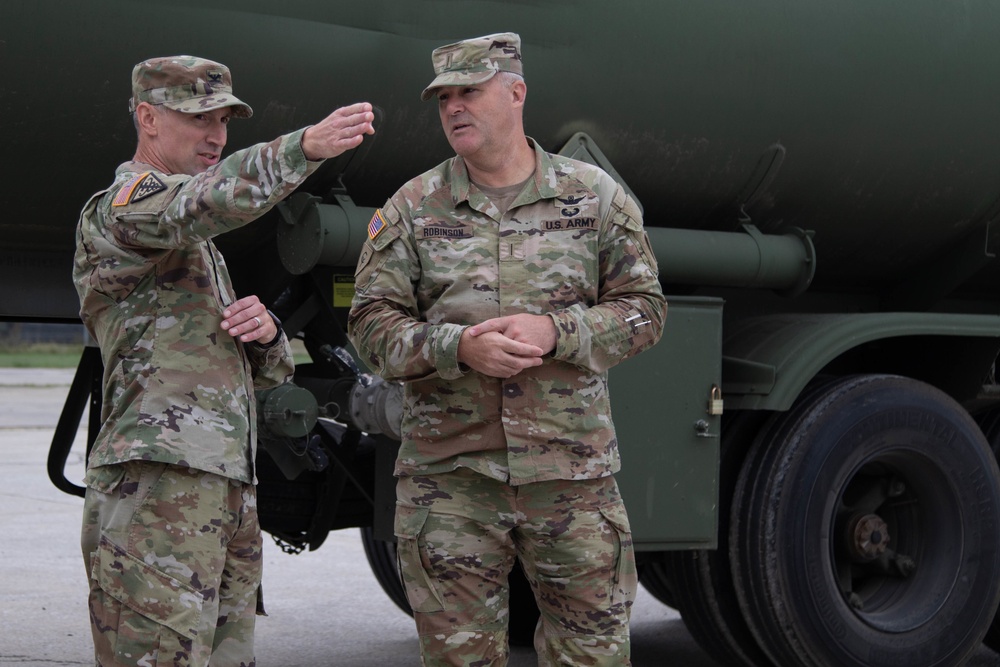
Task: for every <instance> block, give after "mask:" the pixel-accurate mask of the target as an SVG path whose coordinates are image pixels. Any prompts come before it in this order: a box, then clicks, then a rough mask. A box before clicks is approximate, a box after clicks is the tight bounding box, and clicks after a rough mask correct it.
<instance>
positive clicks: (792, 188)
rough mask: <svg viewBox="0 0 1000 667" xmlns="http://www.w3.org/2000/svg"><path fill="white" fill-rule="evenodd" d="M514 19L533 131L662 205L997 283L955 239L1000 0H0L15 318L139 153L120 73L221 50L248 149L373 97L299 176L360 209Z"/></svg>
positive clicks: (871, 286)
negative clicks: (360, 134) (474, 45)
mask: <svg viewBox="0 0 1000 667" xmlns="http://www.w3.org/2000/svg"><path fill="white" fill-rule="evenodd" d="M500 24H502V29H505V30H507V29H509V30H516V31H518V32H519V33H520V34H521V36H522V38H523V41H524V49H523V50H524V58H525V70H526V73H527V77H528V83H529V97H528V103H527V108H526V125H527V130H528V132H529V134H531V135H532V136H534V137H536V138H537V139H538V140H539V141H540V142H541V143H542V145H543V146H545V147H546V148H548V149H550V150H557V149H558V148H559V147H560V146H562V145H563V144H564V143H565V142H566V141H567V140H568V139H569V138H570V137H571V136H573V134H574V133H576V132H578V131H584V132H586V133H588V134H589V135H590V137H592V139H593V141H594V142H595V143H596V145H598V146H599V147H600V149H601V150H602V151H603V152H604V153H605V154H606V155H607V157H608V159H609V160H610V162H611V163H612V164H614V165H615V167H616V168H617V170H618V171H619V172H620V174H621V176H622V178H623V179H624V180H625V181H626V182H627V183H628V184H629V185H630V187H631V188H632V190H634V191H635V193H636V194H637V196H638V197H639V199H640V200H641V201H642V203H643V205H644V207H645V212H646V218H647V224H648V225H650V226H671V227H680V228H688V229H704V230H718V231H734V230H737V229H738V228H739V226H740V225H741V224H742V222H745V221H746V220H749V221H751V222H752V223H753V224H755V225H756V226H757V227H758V228H759V229H760V230H761V231H763V232H765V233H776V232H778V233H780V232H782V231H784V230H785V229H787V228H788V227H790V226H797V227H800V228H803V229H809V230H815V232H816V236H815V243H816V248H817V255H818V266H817V275H816V280H815V284H814V285H813V287H812V291H826V292H836V293H850V294H854V293H861V294H872V293H875V294H882V293H885V294H891V295H893V296H894V298H899V297H900V295H899V294H898V290H899V289H903V290H904V294H903V296H904V297H905V296H907V295H906V294H905V292H906V291H907V290H910V289H912V290H924V291H928V292H930V293H933V292H934V291H935V288H936V287H937V286H926V285H920V284H919V278H920V277H921V276H924V275H927V267H928V266H929V265H934V266H946V267H948V266H951V267H952V268H951V269H950V270H949V271H948V276H953V275H954V274H956V273H957V274H959V279H958V280H957V281H954V280H953V281H948V282H954V283H955V284H952V285H948V287H947V291H948V292H949V293H951V292H954V293H961V294H964V295H970V294H972V295H975V296H976V298H977V299H981V298H983V297H982V295H983V294H986V295H987V296H986V298H988V299H989V300H990V301H991V302H992V301H995V300H996V290H997V285H1000V272H998V270H997V268H996V262H983V264H987V265H986V266H985V267H984V266H982V265H980V266H977V267H976V269H975V270H973V271H970V272H969V275H961V272H962V271H963V269H962V268H961V267H960V266H955V264H954V262H952V263H950V264H949V263H948V262H944V261H943V260H942V257H943V256H944V255H945V254H947V252H948V251H949V250H954V249H955V248H959V247H965V246H968V245H972V246H973V247H978V248H980V251H979V254H980V256H982V255H984V254H986V253H988V252H989V249H991V248H992V247H993V246H994V245H995V238H994V237H992V236H990V234H989V233H988V232H987V229H986V223H987V222H988V221H989V220H990V219H992V218H994V217H996V216H997V213H998V211H1000V206H998V201H1000V185H998V184H1000V133H998V132H996V131H995V128H994V123H995V119H996V118H997V116H998V112H1000V88H998V87H997V86H994V85H991V83H990V82H992V81H995V80H996V78H997V75H998V74H1000V49H998V48H997V47H996V34H997V33H998V32H1000V30H998V29H1000V4H997V3H995V2H992V1H990V0H970V1H968V2H962V3H942V2H937V1H935V0H906V1H903V0H893V1H889V2H879V3H871V2H864V1H863V0H848V1H845V2H836V3H834V2H802V1H801V0H766V1H762V2H754V3H746V2H741V1H738V0H702V1H700V2H681V1H679V0H667V1H664V2H643V1H632V2H621V3H616V4H615V5H614V6H613V7H610V6H608V5H607V4H606V3H605V2H602V1H600V0H587V1H579V2H573V3H567V2H562V1H555V0H553V1H550V2H541V1H539V2H519V3H509V4H504V5H499V4H497V3H495V2H479V1H472V0H469V1H466V2H462V3H456V2H452V1H445V0H440V1H439V0H429V1H426V2H398V1H388V0H382V1H379V2H366V3H330V2H321V1H319V0H289V1H287V2H283V3H280V4H277V5H276V4H274V3H272V2H265V1H264V0H243V1H242V2H240V3H232V2H226V1H223V0H204V1H201V2H197V3H194V2H187V1H176V0H174V1H171V0H164V1H161V2H157V3H144V2H132V1H126V0H101V1H99V2H86V3H81V2H70V1H68V0H36V1H34V2H31V3H16V2H8V3H2V5H0V33H2V39H0V56H2V59H3V62H5V63H8V64H9V66H8V67H5V76H4V78H3V81H0V118H2V119H3V123H2V124H0V146H2V147H3V149H2V150H3V155H4V158H5V159H6V160H7V162H8V164H9V165H11V168H10V169H9V170H8V178H7V181H6V183H5V187H4V189H3V193H2V194H0V206H2V209H3V210H4V212H5V215H4V216H2V218H0V237H2V238H3V239H4V242H3V245H2V247H0V278H2V279H3V281H4V284H5V285H7V284H9V283H10V282H12V281H15V280H17V281H20V282H23V283H24V284H28V285H31V286H32V288H31V289H30V290H29V291H27V292H26V291H25V290H19V291H11V290H4V293H3V294H2V295H0V316H7V317H15V316H31V315H36V316H46V317H54V316H55V317H58V316H63V317H73V316H75V309H74V307H73V300H72V298H71V297H72V289H71V287H70V286H69V285H68V283H67V279H66V278H65V277H64V276H63V275H62V274H61V273H60V272H61V270H62V269H61V268H60V267H65V266H68V258H69V253H70V249H71V246H72V228H73V224H74V222H75V220H76V217H77V213H78V211H79V208H80V206H81V205H82V203H83V201H84V199H85V198H86V197H87V196H88V195H89V194H90V193H91V192H93V191H94V190H96V189H98V188H100V187H103V186H104V185H106V184H107V182H108V181H109V180H110V174H111V172H112V169H113V168H114V166H115V165H116V164H118V162H120V161H121V160H122V159H124V158H126V157H128V156H130V155H131V151H132V149H133V146H134V130H133V128H132V125H131V122H130V120H129V117H128V114H127V106H126V100H127V98H128V92H129V91H128V73H129V71H130V70H131V67H132V65H133V64H134V63H135V62H137V61H139V60H140V59H143V58H146V57H149V56H152V55H161V54H170V53H177V52H187V53H196V54H199V55H204V56H206V57H211V58H214V59H216V60H220V61H222V62H225V63H226V64H228V65H229V66H230V67H231V68H232V70H233V76H234V85H235V88H236V90H237V91H238V93H239V95H240V96H241V97H242V98H243V99H245V100H247V101H248V102H249V103H250V104H251V105H252V106H253V107H254V109H255V111H256V113H255V115H254V117H253V118H252V119H250V120H247V121H242V122H237V123H234V124H233V126H232V132H231V140H230V145H231V146H232V147H238V146H242V145H245V144H247V143H249V142H252V141H256V140H261V139H267V138H271V137H272V136H274V135H276V134H278V133H281V132H285V131H288V130H291V129H293V128H297V127H300V126H302V125H305V124H307V123H310V122H314V121H315V120H316V119H318V118H320V117H321V116H322V115H324V114H325V113H326V112H327V111H329V110H331V109H332V108H334V107H336V106H338V105H340V104H343V103H347V102H352V101H356V100H361V99H365V100H370V101H371V102H373V103H374V104H376V105H377V106H378V107H379V108H380V110H381V114H382V115H381V117H380V119H379V122H378V130H379V133H378V136H377V138H376V140H375V141H374V142H372V144H371V147H370V149H369V150H366V151H362V152H358V153H357V154H356V155H354V156H353V159H352V157H346V158H344V159H342V160H337V161H335V163H334V164H331V165H329V166H328V168H326V169H324V171H323V172H322V173H321V174H319V175H318V176H317V177H316V178H315V179H314V180H313V182H312V183H311V184H310V185H309V186H308V189H309V190H310V191H311V192H313V193H315V194H318V195H320V196H325V195H326V194H327V193H328V192H329V190H330V188H331V187H333V186H335V185H339V184H341V183H342V184H343V186H344V187H345V188H346V191H347V193H348V194H349V195H350V196H351V197H352V199H353V200H354V201H355V202H356V203H357V204H358V205H360V206H369V207H370V206H378V205H380V204H381V203H382V201H383V200H384V199H385V197H386V196H387V195H388V194H389V193H391V192H392V191H394V189H395V188H396V187H398V186H399V185H400V184H401V183H402V182H403V181H404V180H405V179H407V178H409V177H411V176H413V175H414V174H416V173H418V172H420V171H422V170H423V169H425V168H427V167H429V166H431V165H433V164H435V163H437V162H439V161H440V160H442V159H444V158H445V157H447V155H448V154H449V152H450V151H449V149H448V146H447V144H446V143H445V141H444V139H443V138H442V135H441V132H440V128H439V126H438V120H437V115H436V112H435V108H434V105H433V103H421V102H420V101H419V99H418V96H419V91H420V90H421V88H422V87H423V86H424V85H426V83H427V81H428V80H429V77H430V62H429V53H430V50H431V49H432V48H433V47H434V46H437V45H440V44H442V43H446V42H448V41H451V40H453V39H456V38H461V37H466V36H469V35H475V34H485V33H488V32H494V31H496V30H497V29H499V27H500ZM994 236H995V233H994ZM238 259H239V258H234V260H235V261H238ZM964 265H965V266H969V264H968V263H965V264H964ZM966 270H967V269H966ZM946 277H947V276H946ZM942 282H944V281H938V283H939V285H940V284H941V283H942ZM66 295H69V296H68V297H67V296H66ZM943 296H944V297H947V296H948V294H945V295H943ZM937 298H942V297H940V296H938V297H937ZM46 304H48V305H46ZM932 305H933V304H932ZM974 307H977V306H974Z"/></svg>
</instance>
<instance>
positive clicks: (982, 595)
mask: <svg viewBox="0 0 1000 667" xmlns="http://www.w3.org/2000/svg"><path fill="white" fill-rule="evenodd" d="M508 30H509V31H516V32H518V33H520V35H521V37H522V42H523V54H524V67H525V72H526V77H527V82H528V90H529V95H528V98H527V106H526V111H525V125H526V128H527V131H528V133H529V134H530V135H531V136H532V137H533V138H534V139H535V140H537V141H538V142H539V143H540V144H541V146H542V147H544V148H545V149H547V150H549V151H552V152H559V153H563V154H566V155H570V156H573V157H575V158H578V159H581V160H586V161H589V162H593V163H595V164H598V165H600V166H602V167H603V168H605V169H606V170H608V171H609V172H610V173H611V174H612V175H613V176H614V177H615V178H617V179H618V180H619V181H620V182H621V183H622V184H623V185H625V187H626V188H628V190H629V191H630V192H631V193H633V194H634V196H635V198H636V200H637V201H638V202H639V203H640V204H641V206H642V208H643V211H644V219H645V224H646V228H647V230H648V233H649V237H650V240H651V243H652V246H653V248H654V251H655V253H656V256H657V259H658V262H659V267H660V280H661V282H662V285H663V288H664V292H665V293H666V294H667V295H668V301H669V313H668V317H667V321H666V328H665V333H664V336H663V339H662V342H660V343H659V344H658V345H657V346H656V347H654V348H653V349H652V350H650V351H649V352H647V353H645V354H643V355H641V356H640V357H638V358H637V359H634V360H629V361H627V362H625V363H623V364H622V365H621V366H619V367H616V368H615V369H613V371H612V372H611V378H610V382H611V385H612V387H613V389H612V391H613V395H614V417H615V423H616V424H617V425H618V428H619V433H618V436H619V443H620V449H621V453H622V458H623V466H624V469H623V471H622V472H621V473H620V475H619V483H620V485H621V488H622V492H623V494H624V496H625V499H626V503H627V506H628V510H629V514H630V517H631V520H632V524H633V525H632V527H633V531H634V540H635V545H636V549H637V552H638V555H639V558H640V567H641V579H642V582H643V584H644V585H645V586H646V588H647V589H648V590H649V591H650V592H652V593H653V595H655V596H656V597H657V598H659V599H660V600H662V601H663V602H665V603H667V604H670V605H671V606H674V607H676V608H677V609H678V610H679V611H680V613H681V615H682V616H683V619H684V622H685V623H686V624H687V627H688V628H689V629H690V631H691V634H692V635H693V636H694V637H695V639H696V640H697V641H698V642H699V643H700V644H701V645H702V646H703V647H704V649H705V650H706V651H707V652H709V653H710V654H712V656H714V657H715V659H716V660H717V661H718V662H720V663H721V664H726V665H735V666H746V667H763V666H766V665H780V666H782V667H799V666H803V665H805V666H836V667H841V666H852V665H866V666H879V667H881V666H886V665H906V666H907V667H920V666H928V665H942V666H943V665H956V664H959V663H961V662H962V661H963V659H965V658H966V657H967V656H968V655H969V654H970V653H971V652H972V651H974V650H976V649H977V648H978V646H979V644H980V643H981V642H983V641H985V642H986V643H987V644H989V645H990V646H994V647H1000V626H998V624H997V623H995V622H994V614H995V611H996V609H997V604H998V600H1000V474H998V469H997V463H996V459H995V454H996V451H997V449H998V448H1000V384H998V382H997V377H996V359H997V354H998V351H1000V262H998V261H997V259H996V257H995V253H996V251H997V245H998V236H1000V224H998V219H1000V129H998V126H997V121H998V119H1000V85H998V82H1000V41H998V38H997V35H1000V3H997V2H995V1H994V0H964V1H963V2H942V1H940V0H905V1H904V0H884V1H880V2H871V1H868V0H864V1H863V0H839V1H837V2H833V1H826V2H820V1H813V0H756V1H753V2H748V1H745V0H699V1H698V2H691V1H690V0H657V1H656V2H653V1H652V0H650V1H648V2H639V1H634V2H633V1H628V0H622V1H621V2H615V3H608V2H605V1H603V0H586V1H583V0H581V1H576V2H573V1H569V0H550V1H542V0H538V1H519V2H509V3H505V2H496V1H494V2H478V1H463V2H457V1H455V0H431V1H426V2H424V1H421V2H417V1H413V0H370V1H368V2H346V1H344V2H336V1H334V2H331V1H330V0H285V1H284V2H281V3H274V2H269V1H267V0H240V1H239V2H225V1H223V0H198V2H187V1H183V0H159V1H158V2H155V3H149V2H129V1H125V0H100V1H97V0H95V1H92V2H72V1H69V0H66V1H63V2H60V1H56V0H33V2H30V3H28V2H23V3H18V2H5V3H3V5H2V6H0V62H2V63H3V67H2V69H3V72H4V75H3V77H0V146H2V150H3V157H4V161H5V163H6V170H5V173H6V174H7V175H6V177H5V183H4V188H3V192H2V194H0V197H2V206H0V210H2V211H3V215H2V216H0V238H2V242H0V276H2V285H3V289H2V290H0V317H2V318H3V319H4V320H7V321H48V322H66V323H73V322H78V321H79V320H78V304H77V301H76V294H75V291H74V288H73V286H72V284H71V283H70V267H71V257H72V254H73V245H74V237H73V232H74V227H75V224H76V220H77V217H78V212H79V210H80V208H81V207H82V205H83V203H84V202H85V201H86V199H87V198H88V196H89V195H90V194H91V193H92V192H94V191H96V190H99V189H101V188H103V187H106V186H107V184H108V183H109V182H110V179H111V176H112V173H113V170H114V168H115V166H116V165H117V164H118V163H119V162H121V161H124V160H126V159H128V158H129V157H131V155H132V152H133V150H134V145H135V144H134V142H135V132H134V129H133V127H132V123H131V119H130V117H129V114H128V112H127V108H126V100H127V98H128V96H129V92H130V91H129V88H128V76H129V72H130V71H131V68H132V66H133V64H134V63H136V62H138V61H139V60H142V59H144V58H147V57H151V56H159V55H168V54H176V53H191V54H196V55H200V56H204V57H207V58H211V59H214V60H218V61H221V62H224V63H226V64H227V65H229V66H230V67H231V69H232V71H233V75H234V80H235V88H236V90H237V93H238V94H239V96H240V97H241V98H242V99H244V100H246V101H247V102H248V103H250V104H251V105H252V106H253V107H254V109H255V112H256V113H255V114H254V117H253V118H252V119H250V120H241V121H238V122H236V123H233V124H232V125H231V126H230V141H229V148H231V149H232V148H239V147H242V146H245V145H249V144H250V143H254V142H257V141H263V140H268V139H271V138H273V137H275V136H277V135H279V134H282V133H285V132H288V131H291V130H293V129H297V128H299V127H302V126H304V125H306V124H308V123H310V122H315V121H316V120H318V119H320V118H322V117H324V116H325V115H326V114H327V113H328V112H329V111H330V110H332V109H333V108H335V107H337V106H341V105H343V104H346V103H350V102H355V101H360V100H367V101H371V102H372V103H373V104H374V105H376V107H377V108H378V115H377V120H376V128H377V135H376V136H375V137H374V138H373V139H370V140H368V141H366V143H365V144H364V145H363V146H362V147H360V148H359V149H356V150H355V151H353V152H351V153H349V154H347V155H344V156H341V157H340V158H337V159H335V160H331V161H329V162H328V163H326V164H325V166H324V167H323V168H322V169H321V170H320V171H319V172H317V173H316V174H315V175H314V176H312V177H311V178H310V179H309V180H308V181H307V182H306V183H305V184H304V186H303V187H301V188H300V189H299V190H298V191H297V192H296V193H295V194H293V195H292V196H290V197H289V198H288V199H287V200H286V201H284V202H283V203H282V204H281V205H280V206H278V207H277V209H276V210H274V211H272V212H271V213H270V214H268V216H267V217H266V218H264V219H262V220H260V221H258V222H257V223H255V224H253V225H250V226H249V227H247V228H244V229H242V230H240V231H239V232H234V233H231V234H228V235H226V236H223V237H221V238H220V239H219V240H218V243H219V245H220V247H221V249H222V251H223V253H224V254H225V255H226V257H227V261H228V264H229V265H230V268H231V272H232V274H233V276H234V280H235V282H236V286H237V291H238V292H239V293H241V294H257V295H259V296H260V297H261V299H262V300H264V301H265V302H266V303H268V304H269V305H270V307H271V308H272V310H274V311H275V313H277V315H278V316H279V317H280V318H281V320H282V321H283V323H284V327H285V330H286V332H287V333H288V334H289V336H291V337H293V338H294V339H295V340H296V345H301V346H302V348H301V349H302V350H303V352H302V354H303V356H304V357H305V359H304V360H303V361H302V363H300V364H299V365H298V369H297V372H296V375H295V378H294V381H293V383H292V384H290V385H287V386H285V387H282V388H279V389H276V390H273V391H270V392H266V393H264V394H262V395H261V396H259V397H258V400H259V403H260V406H261V409H260V411H259V412H260V414H261V415H262V420H263V422H264V428H263V429H262V431H261V432H262V435H261V442H260V452H261V453H260V455H259V460H258V476H259V479H260V486H259V492H260V512H261V516H262V520H263V523H264V527H265V529H266V530H267V531H268V532H269V533H270V534H271V535H273V536H274V538H275V539H276V540H277V541H278V542H279V544H281V545H282V546H283V547H284V548H285V549H286V550H287V551H290V552H294V551H299V550H303V549H315V548H318V547H320V545H321V544H322V543H323V541H324V538H325V537H326V536H327V535H328V534H329V532H330V531H331V530H337V529H341V528H346V527H361V532H362V536H363V538H364V542H365V548H366V552H367V554H368V556H369V560H370V562H371V565H372V568H373V570H374V572H375V574H376V576H377V577H378V579H379V581H380V582H381V583H382V585H383V587H384V588H385V589H386V591H387V592H388V593H389V594H390V595H392V596H393V599H394V600H396V602H397V603H398V604H399V605H400V606H401V607H403V608H404V609H405V608H406V600H405V597H404V596H403V594H402V589H401V587H400V584H399V580H398V575H397V572H396V570H395V566H394V561H393V549H394V546H393V542H392V539H393V538H392V534H391V513H392V507H393V484H394V480H393V478H392V472H391V471H392V460H393V456H394V453H395V447H396V445H397V441H398V429H399V415H400V410H401V406H400V399H399V386H398V385H393V384H391V383H386V382H381V381H380V380H379V379H378V378H375V377H373V376H371V375H370V374H368V373H367V372H366V371H365V369H364V368H363V367H360V366H359V365H358V363H357V361H356V359H355V356H354V352H353V350H352V349H351V347H350V344H349V343H348V341H347V339H346V337H345V334H344V328H345V322H346V315H347V311H348V307H349V304H350V301H351V296H352V293H353V283H352V281H353V274H354V267H355V263H356V260H357V256H358V253H359V249H360V248H361V246H362V244H363V242H364V239H365V237H366V226H367V223H368V221H369V220H370V218H371V215H372V213H373V211H374V209H375V207H378V206H381V205H382V203H383V202H384V201H385V200H386V198H387V197H388V196H389V195H390V194H391V193H393V192H394V191H395V190H396V189H397V188H398V187H399V186H400V185H401V184H402V183H404V182H405V181H406V180H408V179H409V178H411V177H413V176H415V175H416V174H418V173H420V172H422V171H424V170H426V169H428V168H430V167H432V166H434V165H435V164H437V163H438V162H440V161H442V160H444V159H446V158H447V157H449V156H450V155H451V151H450V149H449V147H448V145H447V143H446V142H445V140H444V138H443V135H442V132H441V130H440V127H439V121H438V118H437V113H436V108H435V106H434V104H433V103H426V104H425V103H421V102H420V100H419V92H420V90H421V89H422V87H423V86H424V85H426V83H427V82H428V81H429V80H430V78H431V65H430V52H431V50H432V49H433V48H434V47H436V46H439V45H442V44H445V43H448V42H451V41H455V40H457V39H461V38H465V37H470V36H475V35H482V34H487V33H491V32H498V31H508ZM100 366H101V362H100V359H99V356H98V355H97V354H96V352H95V350H94V349H93V348H87V349H86V350H85V351H84V353H83V355H82V358H81V361H80V365H79V368H78V371H77V375H76V379H75V381H74V382H73V385H72V387H71V389H70V392H69V395H68V397H67V401H66V406H65V410H64V413H63V415H62V417H61V418H60V420H59V423H58V424H57V425H56V429H55V435H54V438H53V443H52V448H51V452H50V458H49V469H50V474H51V477H52V479H53V481H54V483H55V484H56V485H57V486H58V487H59V488H60V489H63V490H65V491H67V492H68V493H78V494H79V493H82V489H81V488H80V486H79V485H78V483H77V482H79V480H69V479H67V478H66V476H65V474H64V472H63V467H64V463H65V459H66V455H67V452H68V450H69V446H70V443H71V442H72V439H73V436H74V435H75V433H76V431H77V428H78V424H79V422H80V421H81V418H82V416H83V415H85V414H87V413H88V409H87V408H88V406H94V405H98V406H99V405H100V401H101V387H100V378H101V372H102V369H101V367H100ZM88 419H89V425H90V428H89V430H90V433H91V435H93V433H94V432H95V430H96V427H97V424H96V422H97V421H98V420H99V409H93V407H91V409H90V410H89V418H88ZM533 614H537V610H535V609H534V608H533V602H532V600H531V598H530V595H523V592H518V589H516V588H515V591H514V613H513V614H512V616H513V622H514V623H515V625H518V624H520V625H524V626H527V627H528V628H529V629H528V630H527V632H528V633H529V634H530V626H531V625H532V624H533V622H534V618H535V616H533ZM513 631H514V633H515V634H517V633H518V632H522V631H523V628H522V629H520V630H519V629H517V628H514V630H513Z"/></svg>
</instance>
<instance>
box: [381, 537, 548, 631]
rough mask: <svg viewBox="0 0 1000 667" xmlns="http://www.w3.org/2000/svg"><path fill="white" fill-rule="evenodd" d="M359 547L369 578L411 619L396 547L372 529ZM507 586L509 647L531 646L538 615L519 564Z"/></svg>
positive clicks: (526, 579)
mask: <svg viewBox="0 0 1000 667" xmlns="http://www.w3.org/2000/svg"><path fill="white" fill-rule="evenodd" d="M361 544H362V546H363V547H364V549H365V557H367V558H368V565H369V566H370V567H371V569H372V574H374V575H375V579H376V580H377V581H378V583H379V586H381V587H382V590H383V591H385V594H386V595H388V596H389V599H390V600H392V601H393V603H395V605H396V606H397V607H399V608H400V609H402V610H403V611H404V612H405V613H406V614H408V615H410V616H413V610H412V609H411V608H410V603H409V602H408V601H407V599H406V590H405V589H404V588H403V580H402V579H401V578H400V576H399V565H398V563H397V561H396V545H395V544H394V543H393V542H386V541H384V540H379V539H376V538H375V531H374V530H373V529H372V528H371V526H362V527H361ZM508 585H509V586H510V620H509V626H508V630H507V634H508V637H509V638H510V643H511V644H513V645H515V646H531V645H532V643H533V641H534V636H535V625H536V624H537V623H538V617H539V615H540V613H539V611H538V605H537V604H535V596H534V593H532V591H531V585H530V584H529V583H528V578H527V577H526V576H525V575H524V570H522V569H521V565H520V563H516V562H515V564H514V569H513V570H512V571H511V573H510V577H509V578H508Z"/></svg>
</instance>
